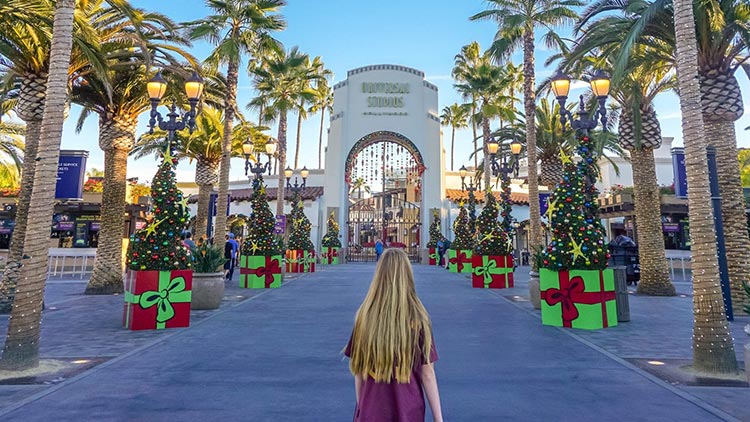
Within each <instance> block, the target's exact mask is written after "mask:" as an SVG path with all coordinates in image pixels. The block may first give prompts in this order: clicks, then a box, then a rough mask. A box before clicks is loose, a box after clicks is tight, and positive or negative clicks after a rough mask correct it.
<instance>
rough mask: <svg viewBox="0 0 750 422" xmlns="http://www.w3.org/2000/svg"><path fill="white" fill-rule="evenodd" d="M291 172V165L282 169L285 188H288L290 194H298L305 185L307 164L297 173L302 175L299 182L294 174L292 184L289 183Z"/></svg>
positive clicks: (292, 172)
mask: <svg viewBox="0 0 750 422" xmlns="http://www.w3.org/2000/svg"><path fill="white" fill-rule="evenodd" d="M293 174H294V170H292V168H291V167H287V168H286V170H284V176H286V188H287V189H288V190H290V191H291V192H292V194H294V195H298V194H299V193H301V192H302V189H304V188H305V186H307V176H309V175H310V170H308V169H307V166H305V167H302V170H300V172H299V174H300V175H301V176H302V183H301V184H300V183H299V178H298V177H297V176H294V184H293V185H292V184H291V183H290V179H291V178H292V175H293Z"/></svg>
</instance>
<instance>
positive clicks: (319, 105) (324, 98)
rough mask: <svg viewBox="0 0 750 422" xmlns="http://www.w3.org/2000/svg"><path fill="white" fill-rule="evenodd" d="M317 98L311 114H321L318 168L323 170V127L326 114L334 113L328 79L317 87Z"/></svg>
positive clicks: (321, 81) (319, 82) (323, 80)
mask: <svg viewBox="0 0 750 422" xmlns="http://www.w3.org/2000/svg"><path fill="white" fill-rule="evenodd" d="M315 90H316V91H317V94H318V95H317V98H316V100H315V103H314V104H313V105H312V107H310V112H311V113H320V131H319V133H318V168H319V169H322V168H323V126H324V124H325V115H326V112H328V114H329V115H330V114H331V112H332V111H333V90H332V89H331V86H330V85H329V84H328V77H327V76H326V77H325V78H324V79H320V80H319V81H318V82H317V84H316V86H315Z"/></svg>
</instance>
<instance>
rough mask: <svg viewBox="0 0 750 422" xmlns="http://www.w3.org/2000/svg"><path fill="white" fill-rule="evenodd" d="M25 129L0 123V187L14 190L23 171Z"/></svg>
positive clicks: (20, 126) (12, 124) (13, 124)
mask: <svg viewBox="0 0 750 422" xmlns="http://www.w3.org/2000/svg"><path fill="white" fill-rule="evenodd" d="M24 132H25V127H24V126H23V125H20V124H17V123H7V122H0V186H2V187H3V188H13V189H16V188H18V187H19V185H20V183H21V171H23V170H22V169H23V150H24V144H23V136H24Z"/></svg>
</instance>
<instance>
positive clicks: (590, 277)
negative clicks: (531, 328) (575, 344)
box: [539, 268, 617, 330]
mask: <svg viewBox="0 0 750 422" xmlns="http://www.w3.org/2000/svg"><path fill="white" fill-rule="evenodd" d="M539 277H540V280H539V284H540V290H541V299H542V303H541V304H542V324H544V325H553V326H557V327H566V328H582V329H586V330H596V329H599V328H607V327H614V326H616V325H617V305H616V301H615V276H614V272H613V271H612V270H611V269H606V270H603V271H598V270H570V271H552V270H549V269H546V268H542V269H540V270H539Z"/></svg>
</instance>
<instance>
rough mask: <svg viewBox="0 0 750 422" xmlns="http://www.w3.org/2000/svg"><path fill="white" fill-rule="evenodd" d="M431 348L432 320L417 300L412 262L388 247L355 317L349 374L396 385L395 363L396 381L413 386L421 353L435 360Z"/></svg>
mask: <svg viewBox="0 0 750 422" xmlns="http://www.w3.org/2000/svg"><path fill="white" fill-rule="evenodd" d="M420 343H421V344H420ZM431 346H432V329H431V324H430V317H429V315H428V314H427V310H426V309H425V308H424V305H422V302H421V301H420V300H419V298H418V297H417V292H416V290H415V288H414V274H413V273H412V270H411V264H410V263H409V258H408V257H407V256H406V253H404V251H402V250H400V249H386V250H385V251H384V252H383V255H381V257H380V260H379V262H378V265H377V268H376V269H375V276H374V277H373V279H372V283H371V284H370V290H369V291H368V292H367V297H365V300H364V302H362V305H360V307H359V310H358V311H357V316H356V317H355V319H354V332H353V333H352V347H351V353H350V355H351V360H350V362H349V370H351V372H352V374H355V375H356V374H360V375H363V376H369V377H370V378H373V379H374V380H375V381H378V382H391V379H392V377H393V373H394V365H395V374H396V381H398V382H399V383H408V382H409V381H410V379H411V371H412V365H413V364H414V363H415V359H418V358H419V357H420V356H419V355H417V352H419V353H420V354H421V357H422V361H423V362H429V356H430V348H431Z"/></svg>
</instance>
